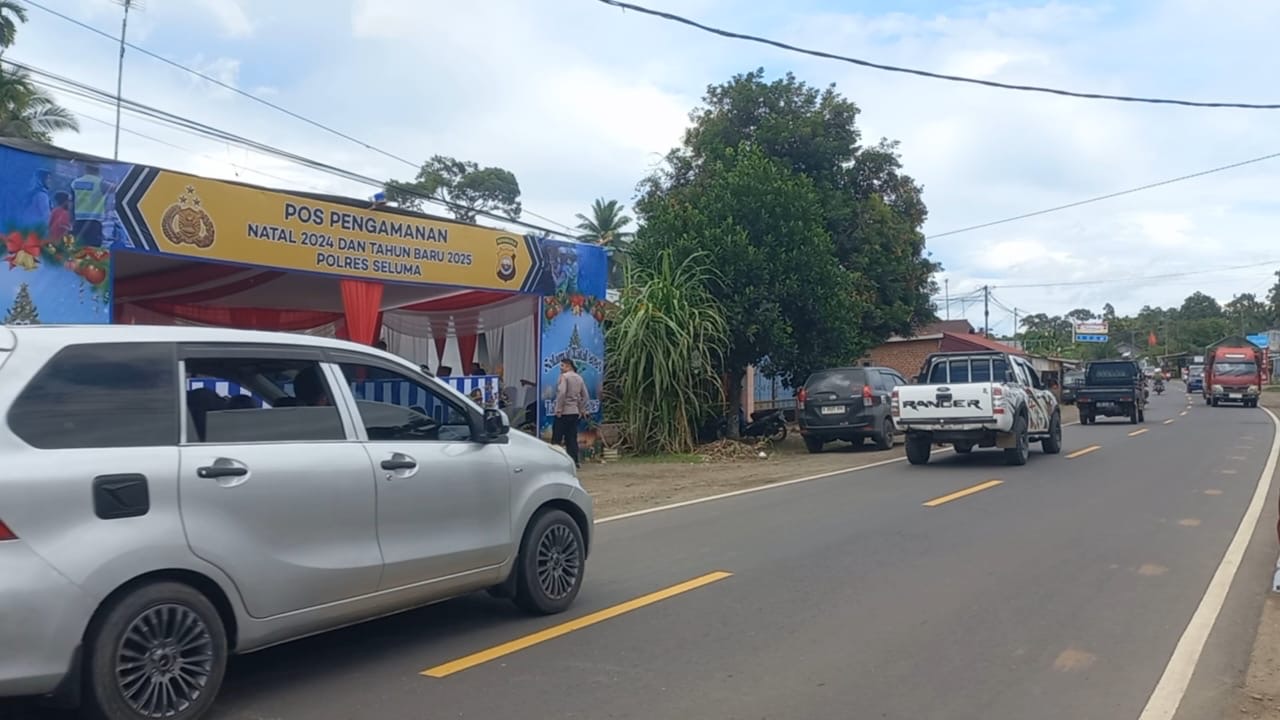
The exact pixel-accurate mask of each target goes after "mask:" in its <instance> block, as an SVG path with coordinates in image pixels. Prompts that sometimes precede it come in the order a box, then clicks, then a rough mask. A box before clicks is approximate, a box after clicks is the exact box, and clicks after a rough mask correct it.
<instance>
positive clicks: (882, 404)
mask: <svg viewBox="0 0 1280 720" xmlns="http://www.w3.org/2000/svg"><path fill="white" fill-rule="evenodd" d="M906 384H907V381H906V380H903V379H902V376H901V375H899V374H898V372H897V371H896V370H892V369H890V368H886V367H848V368H832V369H830V370H819V371H818V372H815V373H814V374H812V375H810V376H809V379H808V380H806V381H805V383H804V387H802V388H800V391H799V392H798V393H796V417H797V418H799V420H800V435H801V436H802V437H803V438H804V445H805V447H806V448H808V449H809V452H811V453H816V452H821V451H822V446H823V445H825V444H827V443H829V442H831V441H832V440H844V441H846V442H851V443H853V444H855V445H860V444H862V441H863V439H864V438H871V439H872V440H874V441H875V444H876V448H878V449H880V450H888V449H889V448H891V447H893V436H894V432H895V429H894V425H893V416H892V414H891V413H890V410H891V406H890V402H889V400H890V398H891V397H892V396H893V389H894V388H895V387H897V386H899V385H906Z"/></svg>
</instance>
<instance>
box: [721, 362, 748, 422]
mask: <svg viewBox="0 0 1280 720" xmlns="http://www.w3.org/2000/svg"><path fill="white" fill-rule="evenodd" d="M728 375H729V382H728V383H726V385H727V386H728V390H727V392H728V395H729V418H728V428H727V430H726V432H725V435H726V437H728V438H729V439H731V440H739V439H741V436H740V434H739V433H738V413H739V411H741V410H742V383H743V380H744V379H745V378H746V371H745V370H743V369H741V368H734V369H733V370H730V371H729V373H728Z"/></svg>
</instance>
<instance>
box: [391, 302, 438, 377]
mask: <svg viewBox="0 0 1280 720" xmlns="http://www.w3.org/2000/svg"><path fill="white" fill-rule="evenodd" d="M389 315H390V313H388V314H387V315H384V316H383V321H382V337H383V339H385V340H386V341H387V350H388V351H390V352H393V353H395V354H396V355H399V356H400V357H402V358H404V359H405V360H408V361H409V362H412V363H414V364H415V365H426V366H427V367H431V368H434V367H436V366H437V365H438V364H439V362H438V360H437V358H436V345H435V343H433V342H432V341H431V334H430V332H428V333H427V334H426V335H425V336H417V335H413V334H410V333H406V332H403V331H401V330H398V329H396V328H393V327H391V326H390V325H389V324H388V323H387V317H388V316H389Z"/></svg>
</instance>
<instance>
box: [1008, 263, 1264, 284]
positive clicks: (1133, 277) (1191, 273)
mask: <svg viewBox="0 0 1280 720" xmlns="http://www.w3.org/2000/svg"><path fill="white" fill-rule="evenodd" d="M1268 266H1270V267H1280V259H1277V260H1264V261H1262V262H1254V263H1248V264H1245V265H1228V266H1226V267H1217V268H1201V269H1199V270H1187V271H1185V272H1172V273H1160V274H1158V275H1129V276H1127V277H1126V276H1121V277H1108V278H1104V279H1098V280H1069V281H1064V282H1047V283H1017V284H1012V285H1006V284H1003V283H1001V284H999V285H993V286H992V287H998V288H1000V289H1001V290H1013V289H1025V288H1053V287H1077V286H1085V285H1113V284H1116V283H1135V282H1141V281H1144V280H1165V279H1168V278H1180V277H1193V276H1196V275H1208V274H1210V273H1216V272H1227V271H1229V270H1245V269H1252V268H1260V267H1268Z"/></svg>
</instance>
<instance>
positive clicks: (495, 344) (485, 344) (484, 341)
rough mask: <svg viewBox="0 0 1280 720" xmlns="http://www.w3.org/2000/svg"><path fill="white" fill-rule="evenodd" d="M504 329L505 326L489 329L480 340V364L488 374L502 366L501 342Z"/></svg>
mask: <svg viewBox="0 0 1280 720" xmlns="http://www.w3.org/2000/svg"><path fill="white" fill-rule="evenodd" d="M506 329H507V328H506V326H502V327H496V328H490V329H488V330H485V331H484V335H483V336H482V337H481V338H480V343H479V346H480V349H481V351H482V352H483V353H484V354H483V355H481V356H480V364H482V365H484V368H485V369H486V370H488V371H489V372H497V371H498V367H499V366H501V365H502V341H503V335H504V334H505V333H506Z"/></svg>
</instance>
